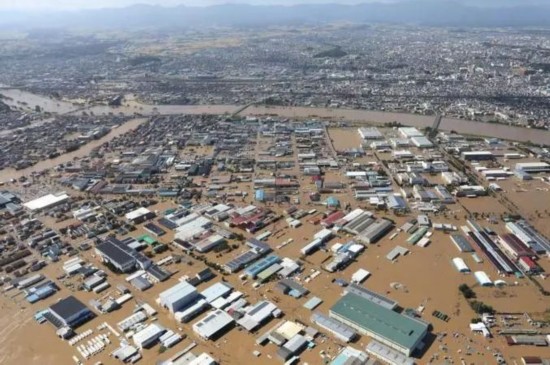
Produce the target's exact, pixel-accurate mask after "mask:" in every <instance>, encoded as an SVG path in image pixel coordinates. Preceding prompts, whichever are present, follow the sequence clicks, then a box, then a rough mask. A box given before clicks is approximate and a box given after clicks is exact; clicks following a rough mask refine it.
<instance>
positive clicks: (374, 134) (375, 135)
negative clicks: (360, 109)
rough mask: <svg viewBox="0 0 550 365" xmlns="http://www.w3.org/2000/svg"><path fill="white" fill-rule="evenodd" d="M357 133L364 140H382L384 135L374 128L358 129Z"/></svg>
mask: <svg viewBox="0 0 550 365" xmlns="http://www.w3.org/2000/svg"><path fill="white" fill-rule="evenodd" d="M357 132H359V136H361V138H362V139H364V140H376V139H384V135H383V134H382V133H381V132H380V131H379V130H378V128H376V127H370V128H367V127H363V128H359V129H358V130H357Z"/></svg>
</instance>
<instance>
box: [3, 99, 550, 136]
mask: <svg viewBox="0 0 550 365" xmlns="http://www.w3.org/2000/svg"><path fill="white" fill-rule="evenodd" d="M0 93H1V94H3V95H5V96H8V97H9V98H11V100H6V101H5V102H6V103H7V104H9V105H13V106H16V107H26V108H27V109H29V110H30V109H34V106H35V105H38V106H40V107H41V109H42V110H43V111H47V112H51V113H59V114H78V113H83V112H86V113H93V114H95V115H107V114H110V113H112V114H122V115H127V116H133V115H136V114H137V115H140V116H151V115H156V114H164V115H176V114H233V113H235V112H237V111H238V110H239V109H240V108H241V106H239V105H147V104H142V103H139V102H138V101H135V100H134V99H133V97H131V96H129V97H127V98H126V99H127V100H129V101H128V102H127V103H126V104H125V105H123V106H120V107H111V106H107V105H87V104H86V103H85V102H82V101H79V103H73V102H71V101H59V100H54V99H51V98H49V97H47V96H41V95H37V94H32V93H28V92H25V91H20V90H17V89H2V90H0ZM239 114H240V115H273V116H279V117H283V118H326V119H332V120H342V121H353V122H365V123H374V124H376V123H379V124H383V123H387V122H393V121H397V122H400V123H402V124H406V125H410V126H414V127H418V128H424V127H429V126H431V125H432V124H433V121H434V119H435V116H425V115H416V114H408V113H393V112H378V111H369V110H357V109H330V108H318V107H311V108H310V107H280V106H272V107H271V106H270V107H266V106H251V107H248V108H246V109H245V110H244V111H242V112H241V113H239ZM440 129H441V130H446V131H451V130H454V131H456V132H457V133H463V134H470V135H480V136H491V137H497V138H502V139H509V140H516V141H521V142H533V143H537V144H550V131H548V130H539V129H529V128H521V127H515V126H509V125H505V124H493V123H482V122H474V121H468V120H463V119H453V118H443V120H442V122H441V125H440Z"/></svg>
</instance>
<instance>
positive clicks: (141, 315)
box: [117, 311, 147, 332]
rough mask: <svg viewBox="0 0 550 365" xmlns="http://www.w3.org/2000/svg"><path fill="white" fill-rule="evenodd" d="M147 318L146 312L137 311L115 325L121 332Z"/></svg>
mask: <svg viewBox="0 0 550 365" xmlns="http://www.w3.org/2000/svg"><path fill="white" fill-rule="evenodd" d="M146 319H147V314H146V313H145V312H144V311H138V312H136V313H134V314H132V315H131V316H129V317H126V318H125V319H123V320H122V321H120V322H118V323H117V327H118V329H119V330H121V331H122V332H126V331H128V330H129V329H130V328H132V327H133V326H135V325H136V324H138V323H141V322H144V321H145V320H146Z"/></svg>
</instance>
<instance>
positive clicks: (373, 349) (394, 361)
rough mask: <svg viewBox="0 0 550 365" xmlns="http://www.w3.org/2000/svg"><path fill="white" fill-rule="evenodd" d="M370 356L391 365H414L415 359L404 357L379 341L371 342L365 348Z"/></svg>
mask: <svg viewBox="0 0 550 365" xmlns="http://www.w3.org/2000/svg"><path fill="white" fill-rule="evenodd" d="M365 350H366V351H367V353H368V354H369V355H372V356H374V357H376V358H378V359H380V360H382V361H384V362H385V363H387V364H389V365H414V364H415V361H414V359H413V358H411V357H408V356H405V355H403V354H402V353H400V352H398V351H395V350H394V349H392V348H391V347H388V346H386V345H384V344H382V343H380V342H378V341H371V342H369V344H368V345H367V347H366V348H365Z"/></svg>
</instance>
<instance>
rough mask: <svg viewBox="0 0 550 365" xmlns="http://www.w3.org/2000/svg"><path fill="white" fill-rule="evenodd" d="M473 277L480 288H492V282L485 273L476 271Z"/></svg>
mask: <svg viewBox="0 0 550 365" xmlns="http://www.w3.org/2000/svg"><path fill="white" fill-rule="evenodd" d="M474 276H475V278H476V280H477V282H478V283H479V285H481V286H493V282H492V281H491V279H489V276H488V275H487V274H486V273H485V271H476V272H474Z"/></svg>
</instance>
